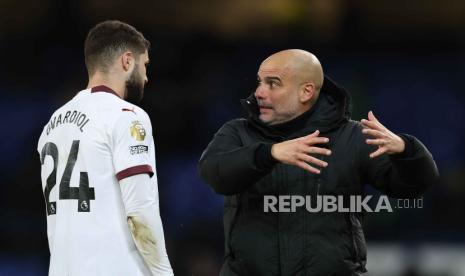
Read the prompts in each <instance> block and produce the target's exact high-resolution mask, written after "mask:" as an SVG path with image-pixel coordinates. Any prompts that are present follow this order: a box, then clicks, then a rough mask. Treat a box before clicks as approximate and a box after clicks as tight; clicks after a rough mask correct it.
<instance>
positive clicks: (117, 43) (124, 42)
mask: <svg viewBox="0 0 465 276" xmlns="http://www.w3.org/2000/svg"><path fill="white" fill-rule="evenodd" d="M149 49H150V42H149V41H148V40H147V39H145V37H144V35H142V33H141V32H139V31H138V30H136V28H134V27H133V26H131V25H129V24H126V23H124V22H121V21H118V20H107V21H104V22H101V23H99V24H97V25H96V26H95V27H93V28H92V29H91V30H90V31H89V33H88V34H87V38H86V41H85V43H84V57H85V62H86V67H87V71H88V73H89V75H93V74H94V73H95V71H96V70H97V69H98V70H100V71H103V72H108V69H109V67H110V66H111V65H112V63H113V61H114V59H115V58H117V57H118V56H119V55H121V54H122V53H124V52H125V51H132V52H134V53H135V54H143V53H144V52H145V51H146V50H149Z"/></svg>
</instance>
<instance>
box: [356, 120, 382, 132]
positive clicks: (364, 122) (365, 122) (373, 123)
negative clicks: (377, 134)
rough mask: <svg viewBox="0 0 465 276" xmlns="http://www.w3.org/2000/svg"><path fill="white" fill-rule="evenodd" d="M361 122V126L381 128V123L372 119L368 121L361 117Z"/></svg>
mask: <svg viewBox="0 0 465 276" xmlns="http://www.w3.org/2000/svg"><path fill="white" fill-rule="evenodd" d="M361 123H362V125H363V126H365V127H368V128H371V129H376V130H383V128H382V126H381V124H380V123H377V122H374V121H368V120H366V119H362V121H361Z"/></svg>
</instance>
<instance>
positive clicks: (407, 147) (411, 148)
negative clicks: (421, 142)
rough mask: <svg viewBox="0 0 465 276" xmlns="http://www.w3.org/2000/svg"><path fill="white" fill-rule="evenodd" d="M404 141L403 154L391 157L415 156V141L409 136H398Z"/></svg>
mask: <svg viewBox="0 0 465 276" xmlns="http://www.w3.org/2000/svg"><path fill="white" fill-rule="evenodd" d="M397 136H399V137H400V139H402V140H403V141H404V150H403V151H402V152H399V153H396V154H393V155H391V156H392V157H394V158H410V157H412V156H413V155H414V154H415V145H414V143H415V142H414V140H413V138H412V137H411V136H409V135H407V134H397Z"/></svg>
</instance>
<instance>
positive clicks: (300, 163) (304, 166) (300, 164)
mask: <svg viewBox="0 0 465 276" xmlns="http://www.w3.org/2000/svg"><path fill="white" fill-rule="evenodd" d="M296 165H297V166H298V167H300V168H302V169H304V170H306V171H308V172H311V173H316V174H320V173H321V171H320V170H319V169H317V168H314V167H312V166H310V165H309V164H307V163H305V162H303V161H298V162H297V163H296Z"/></svg>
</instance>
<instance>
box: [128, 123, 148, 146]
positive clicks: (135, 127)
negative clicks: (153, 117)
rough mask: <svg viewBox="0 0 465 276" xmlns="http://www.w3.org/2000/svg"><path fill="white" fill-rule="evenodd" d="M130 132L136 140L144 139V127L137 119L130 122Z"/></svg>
mask: <svg viewBox="0 0 465 276" xmlns="http://www.w3.org/2000/svg"><path fill="white" fill-rule="evenodd" d="M130 133H131V136H132V137H133V138H134V139H136V140H137V141H144V139H145V134H146V132H145V128H144V126H142V124H141V123H140V122H139V121H134V122H132V125H131V128H130Z"/></svg>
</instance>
